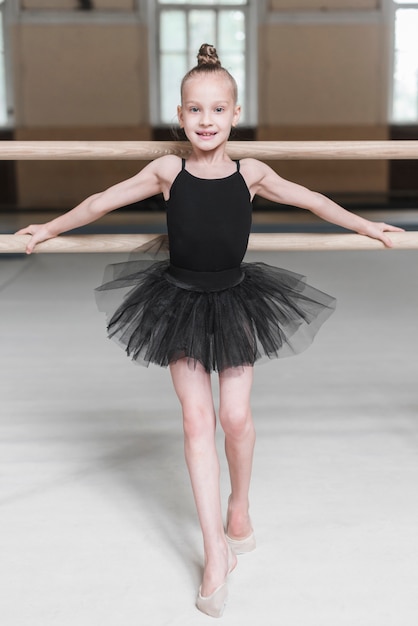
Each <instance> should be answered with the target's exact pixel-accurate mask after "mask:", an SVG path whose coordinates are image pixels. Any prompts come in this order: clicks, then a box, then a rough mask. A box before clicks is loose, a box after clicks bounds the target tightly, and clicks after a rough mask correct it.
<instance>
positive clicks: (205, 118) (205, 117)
mask: <svg viewBox="0 0 418 626" xmlns="http://www.w3.org/2000/svg"><path fill="white" fill-rule="evenodd" d="M211 124H212V118H211V115H210V111H202V115H201V118H200V125H201V126H210V125H211Z"/></svg>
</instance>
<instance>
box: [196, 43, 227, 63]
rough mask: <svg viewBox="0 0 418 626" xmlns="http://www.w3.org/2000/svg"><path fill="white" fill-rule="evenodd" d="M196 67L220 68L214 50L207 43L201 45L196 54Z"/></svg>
mask: <svg viewBox="0 0 418 626" xmlns="http://www.w3.org/2000/svg"><path fill="white" fill-rule="evenodd" d="M197 65H198V67H200V66H202V65H206V66H207V65H212V66H215V67H220V66H221V62H220V60H219V57H218V53H217V52H216V48H215V47H214V46H211V45H210V44H208V43H204V44H202V45H201V46H200V49H199V52H198V54H197Z"/></svg>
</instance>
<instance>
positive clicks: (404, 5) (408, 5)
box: [388, 0, 418, 126]
mask: <svg viewBox="0 0 418 626" xmlns="http://www.w3.org/2000/svg"><path fill="white" fill-rule="evenodd" d="M388 1H389V2H390V6H389V7H388V11H389V12H390V21H391V37H390V46H391V58H390V82H389V85H390V93H389V107H388V109H389V112H388V113H389V124H390V125H391V126H418V104H417V112H416V119H415V121H410V120H397V119H395V116H394V109H395V98H394V96H395V61H396V58H395V57H396V48H395V46H396V32H395V27H396V12H397V11H399V10H405V9H407V10H408V9H409V10H414V9H415V10H416V11H418V0H415V1H414V2H402V1H401V2H396V0H388Z"/></svg>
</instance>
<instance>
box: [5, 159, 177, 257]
mask: <svg viewBox="0 0 418 626" xmlns="http://www.w3.org/2000/svg"><path fill="white" fill-rule="evenodd" d="M177 158H178V157H174V156H173V155H169V156H164V157H161V158H159V159H156V160H155V161H152V162H151V163H149V164H148V165H147V166H146V167H144V169H143V170H141V171H140V172H139V173H138V174H136V175H135V176H133V177H132V178H128V179H127V180H124V181H122V182H120V183H118V184H116V185H113V186H112V187H109V188H108V189H106V190H105V191H102V192H100V193H96V194H94V195H92V196H89V197H88V198H86V199H85V200H83V202H81V203H80V204H78V205H77V206H76V207H75V208H74V209H72V210H71V211H68V212H67V213H64V214H63V215H60V216H59V217H57V218H56V219H54V220H51V221H50V222H46V223H45V224H31V225H30V226H27V227H26V228H22V229H21V230H18V231H17V232H16V233H15V234H16V235H32V237H31V238H30V240H29V241H28V244H27V246H26V253H27V254H30V253H31V252H33V249H34V247H35V246H36V244H38V243H41V242H42V241H46V240H47V239H52V238H53V237H57V235H59V234H60V233H63V232H66V231H68V230H72V229H74V228H78V227H80V226H85V225H86V224H90V223H91V222H94V221H96V220H97V219H99V218H100V217H103V215H106V213H109V212H110V211H113V210H114V209H118V208H120V207H123V206H127V205H129V204H132V203H134V202H139V201H140V200H144V199H145V198H149V197H150V196H154V195H156V194H158V193H161V192H166V190H167V188H168V187H169V185H170V177H171V171H172V172H173V177H172V178H171V180H172V179H173V178H174V175H175V168H176V167H177V166H178V164H177V161H175V159H177Z"/></svg>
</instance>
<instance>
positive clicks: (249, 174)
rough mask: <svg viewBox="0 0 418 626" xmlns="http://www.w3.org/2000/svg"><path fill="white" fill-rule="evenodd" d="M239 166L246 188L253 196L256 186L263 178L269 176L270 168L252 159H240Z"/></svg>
mask: <svg viewBox="0 0 418 626" xmlns="http://www.w3.org/2000/svg"><path fill="white" fill-rule="evenodd" d="M240 165H241V167H240V170H241V173H242V175H243V177H244V180H245V182H246V183H247V187H248V189H249V190H250V192H251V193H252V195H253V194H254V193H256V192H257V189H258V186H259V185H260V183H261V181H262V180H263V178H265V177H266V176H267V175H268V174H269V172H270V171H271V168H269V166H268V165H266V164H265V163H263V162H262V161H259V160H258V159H252V158H247V159H241V161H240Z"/></svg>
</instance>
